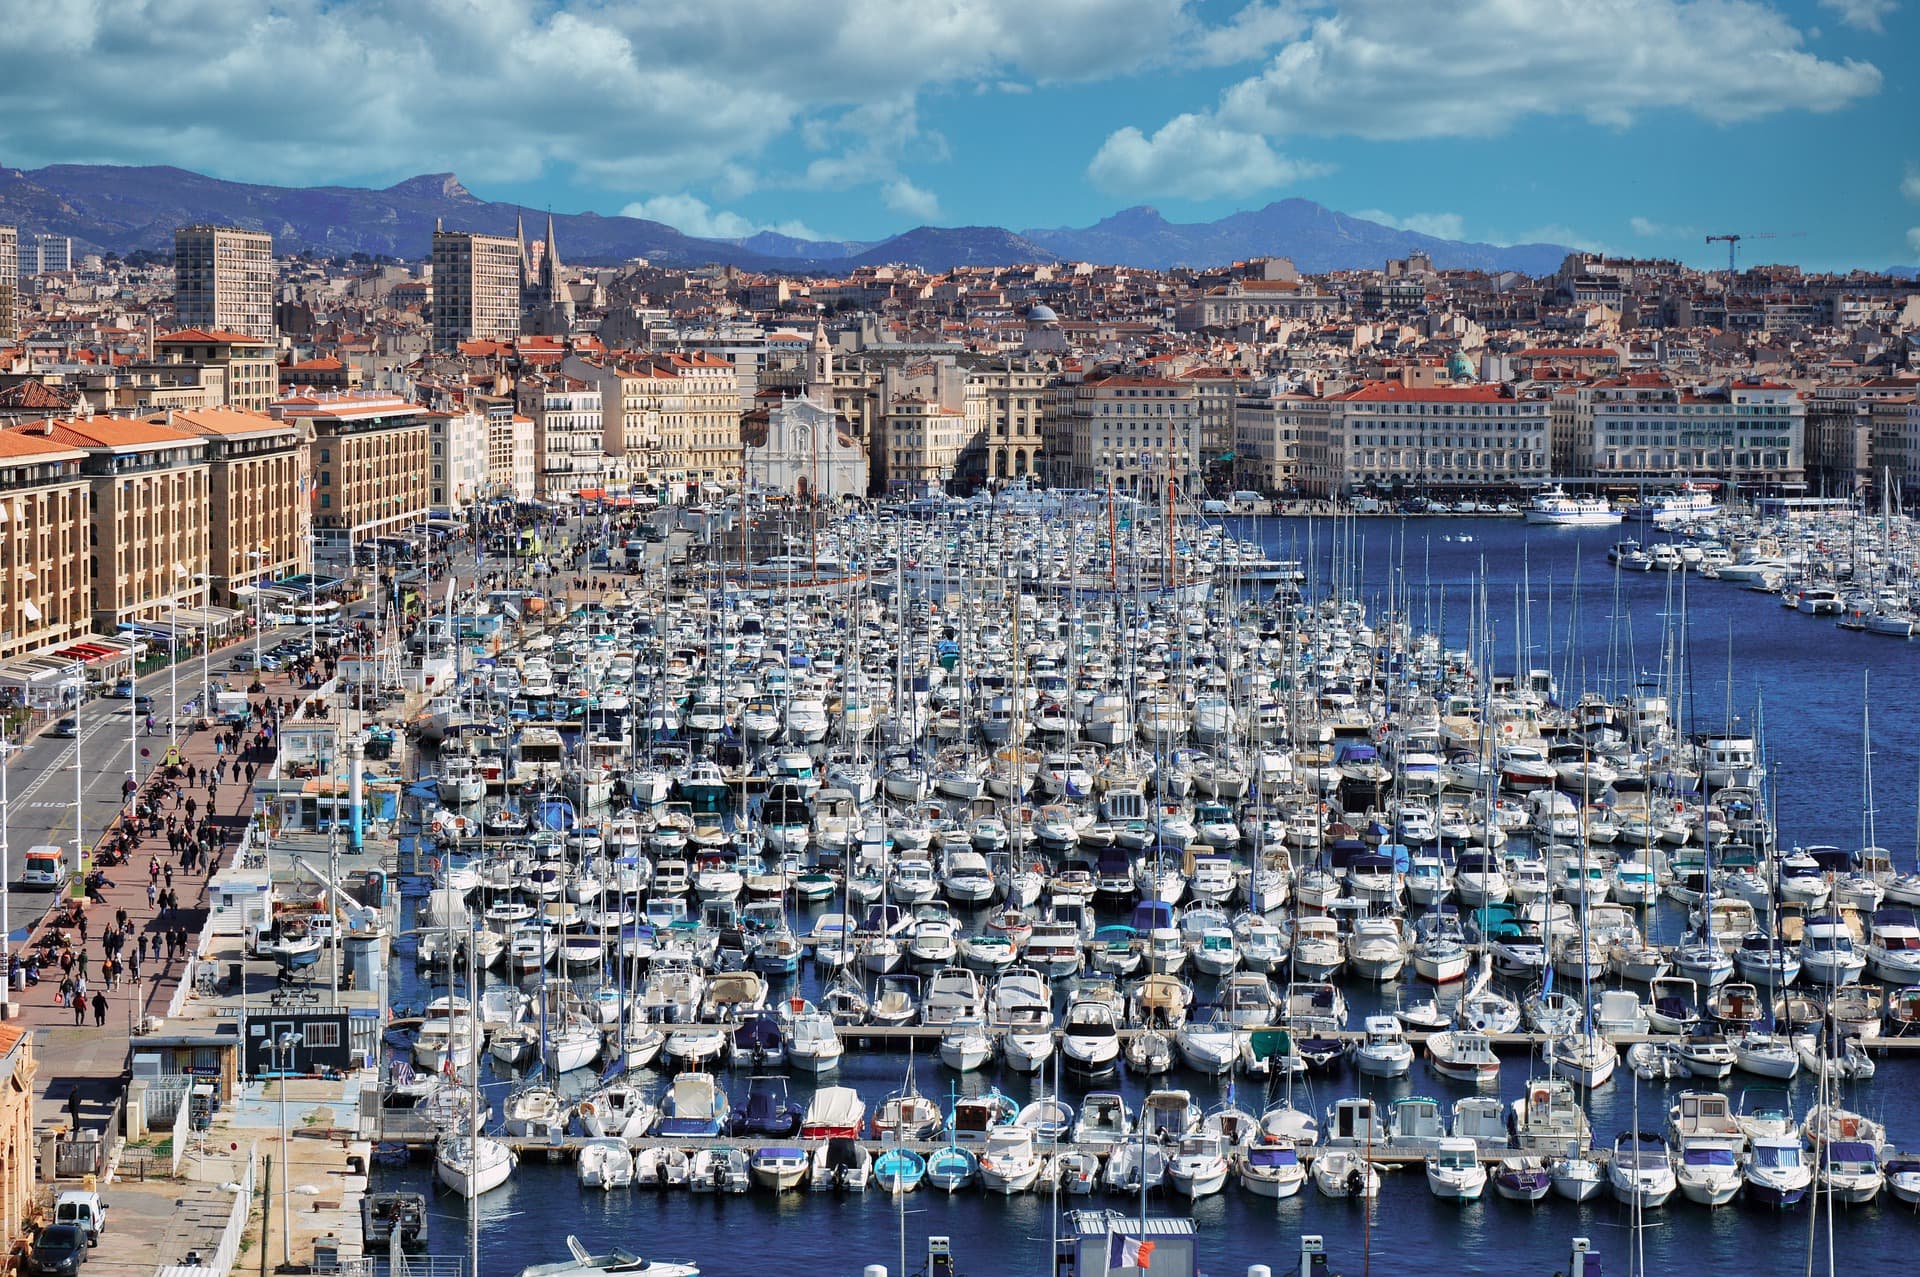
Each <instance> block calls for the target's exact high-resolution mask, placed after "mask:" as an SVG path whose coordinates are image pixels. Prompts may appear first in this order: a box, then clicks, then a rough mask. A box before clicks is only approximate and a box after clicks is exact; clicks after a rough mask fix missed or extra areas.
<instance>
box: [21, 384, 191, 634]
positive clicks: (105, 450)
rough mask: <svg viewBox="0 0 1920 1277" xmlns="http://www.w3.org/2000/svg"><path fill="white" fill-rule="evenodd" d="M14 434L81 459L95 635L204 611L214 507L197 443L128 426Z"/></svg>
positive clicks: (116, 420)
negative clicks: (173, 612) (173, 613)
mask: <svg viewBox="0 0 1920 1277" xmlns="http://www.w3.org/2000/svg"><path fill="white" fill-rule="evenodd" d="M15 433H20V434H25V435H26V436H28V437H29V438H32V439H41V440H46V441H47V442H49V443H51V444H57V445H59V446H61V447H63V448H69V449H77V450H78V451H80V452H81V453H82V454H84V457H83V459H82V461H81V463H80V469H81V472H82V473H83V474H84V475H85V476H86V478H87V482H88V486H89V489H90V492H91V502H90V508H89V513H90V516H91V518H90V523H89V529H88V539H89V543H90V545H91V547H92V548H91V551H90V553H89V555H88V560H87V563H88V570H89V585H90V591H91V594H90V598H89V601H88V610H89V612H90V613H91V621H92V626H93V630H94V632H95V633H98V634H115V633H118V632H119V627H120V626H121V625H123V624H130V623H132V622H134V621H136V620H154V619H158V618H160V617H161V616H162V614H164V613H165V612H167V611H168V610H169V609H170V608H173V607H176V606H178V607H185V606H195V607H197V606H199V605H201V604H203V603H205V602H206V588H207V565H208V557H207V556H208V537H209V533H210V527H209V521H210V518H211V511H212V506H211V503H210V502H209V499H208V486H209V479H210V473H209V466H208V464H207V444H206V441H205V440H204V439H201V438H199V437H198V436H196V435H192V434H188V433H186V432H185V431H181V430H173V429H170V428H168V427H166V426H160V425H154V424H153V423H151V422H147V421H137V420H133V419H131V418H126V417H78V418H74V419H71V420H65V421H61V420H52V419H49V420H46V421H42V422H38V423H29V424H28V425H25V426H18V427H15Z"/></svg>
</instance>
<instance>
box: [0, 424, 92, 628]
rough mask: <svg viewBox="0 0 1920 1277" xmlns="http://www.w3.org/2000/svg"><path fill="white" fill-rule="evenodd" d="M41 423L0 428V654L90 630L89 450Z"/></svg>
mask: <svg viewBox="0 0 1920 1277" xmlns="http://www.w3.org/2000/svg"><path fill="white" fill-rule="evenodd" d="M44 426H45V423H44V422H34V423H29V424H27V425H22V426H18V427H15V428H14V429H12V430H8V431H0V660H4V659H7V658H10V657H14V656H19V655H21V654H22V653H25V652H31V651H34V650H36V649H38V648H42V647H47V646H51V645H53V644H56V643H62V642H66V641H68V640H71V639H76V638H79V637H81V636H82V635H85V634H89V633H92V631H93V615H92V603H91V593H90V589H91V582H90V580H89V578H88V573H87V567H88V551H87V542H88V534H89V532H90V530H91V528H92V521H93V516H92V489H91V484H90V483H89V481H88V479H87V476H86V475H85V474H84V473H83V472H82V466H83V464H84V463H85V461H86V459H87V454H86V451H85V449H82V448H78V447H75V446H74V445H73V444H72V443H70V442H65V441H62V440H59V439H55V438H52V437H51V436H49V435H48V434H47V433H46V432H45V429H44Z"/></svg>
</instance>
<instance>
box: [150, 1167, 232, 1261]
mask: <svg viewBox="0 0 1920 1277" xmlns="http://www.w3.org/2000/svg"><path fill="white" fill-rule="evenodd" d="M253 1175H254V1169H253V1149H252V1148H248V1149H247V1169H246V1170H245V1171H244V1172H242V1174H241V1176H240V1182H239V1185H238V1190H239V1191H237V1192H235V1193H234V1195H233V1207H232V1209H231V1210H230V1211H229V1212H228V1214H227V1226H226V1228H225V1229H224V1230H222V1232H221V1234H220V1245H219V1247H218V1248H217V1249H215V1250H214V1252H213V1261H212V1262H211V1263H208V1262H207V1261H205V1260H203V1259H200V1258H199V1256H195V1257H194V1258H195V1259H196V1260H199V1262H197V1263H192V1264H162V1265H160V1266H159V1267H158V1268H156V1269H155V1270H154V1277H227V1274H228V1273H230V1272H232V1271H233V1261H234V1260H235V1259H237V1258H239V1256H240V1239H241V1237H242V1236H244V1235H245V1233H246V1231H247V1219H248V1217H249V1216H251V1215H252V1214H253Z"/></svg>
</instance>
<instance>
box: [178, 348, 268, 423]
mask: <svg viewBox="0 0 1920 1277" xmlns="http://www.w3.org/2000/svg"><path fill="white" fill-rule="evenodd" d="M153 356H154V359H155V360H156V361H157V362H159V363H162V364H181V365H189V366H196V365H197V366H199V367H202V368H218V369H220V370H221V376H220V379H219V386H220V390H219V394H220V402H219V403H218V404H216V405H213V406H216V407H225V408H235V409H238V410H240V411H242V412H259V413H264V412H265V411H266V410H267V409H268V408H270V407H272V406H273V401H274V400H276V399H278V398H279V397H280V364H279V360H278V359H277V358H276V357H275V354H274V344H273V343H272V342H270V341H262V340H260V339H259V338H257V337H249V336H247V335H246V334H245V333H236V332H227V331H225V330H223V329H218V328H216V329H213V330H211V331H209V330H205V329H199V328H185V329H181V330H180V331H178V332H171V333H166V334H164V335H162V336H159V337H155V338H154V339H153Z"/></svg>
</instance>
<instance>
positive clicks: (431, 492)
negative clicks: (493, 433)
mask: <svg viewBox="0 0 1920 1277" xmlns="http://www.w3.org/2000/svg"><path fill="white" fill-rule="evenodd" d="M421 420H422V421H424V422H426V425H427V453H428V455H429V456H430V457H431V458H432V460H431V461H430V462H429V463H428V467H429V468H428V470H427V504H428V506H429V507H430V508H431V509H433V510H445V511H447V512H448V513H449V514H451V515H452V516H454V517H455V518H458V517H459V516H460V515H462V514H463V513H465V511H466V509H467V507H468V506H469V505H471V504H472V503H473V502H475V501H478V500H481V499H482V498H484V497H485V496H486V495H487V419H486V417H485V416H484V415H483V414H481V413H480V412H477V411H475V410H474V409H472V408H461V409H455V410H451V411H447V412H429V413H427V414H426V415H425V416H423V417H422V418H421Z"/></svg>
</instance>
